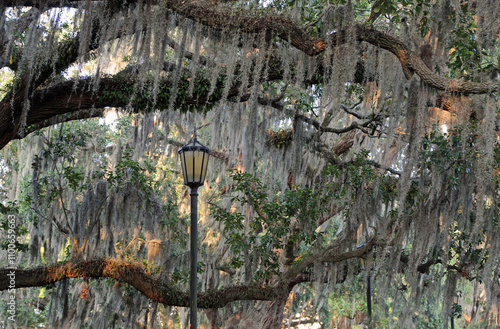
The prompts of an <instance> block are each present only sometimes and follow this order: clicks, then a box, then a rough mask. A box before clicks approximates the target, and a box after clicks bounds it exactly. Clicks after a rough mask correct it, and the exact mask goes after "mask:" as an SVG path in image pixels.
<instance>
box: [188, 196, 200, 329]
mask: <svg viewBox="0 0 500 329" xmlns="http://www.w3.org/2000/svg"><path fill="white" fill-rule="evenodd" d="M190 195H191V273H190V278H189V311H190V312H189V317H190V323H191V328H192V329H193V328H198V318H197V311H198V309H197V287H198V282H197V281H198V276H197V274H198V273H197V269H198V187H192V188H191V194H190Z"/></svg>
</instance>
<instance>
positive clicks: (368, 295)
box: [366, 270, 372, 328]
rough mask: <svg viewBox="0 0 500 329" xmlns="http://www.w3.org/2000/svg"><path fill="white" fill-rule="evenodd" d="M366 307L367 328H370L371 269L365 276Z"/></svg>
mask: <svg viewBox="0 0 500 329" xmlns="http://www.w3.org/2000/svg"><path fill="white" fill-rule="evenodd" d="M366 308H367V310H368V328H372V283H371V270H368V274H367V276H366Z"/></svg>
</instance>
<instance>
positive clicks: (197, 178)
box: [178, 130, 209, 188]
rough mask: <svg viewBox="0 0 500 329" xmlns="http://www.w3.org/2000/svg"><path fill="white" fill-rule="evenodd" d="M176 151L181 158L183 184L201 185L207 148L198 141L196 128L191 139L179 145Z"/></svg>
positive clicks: (204, 171) (205, 172)
mask: <svg viewBox="0 0 500 329" xmlns="http://www.w3.org/2000/svg"><path fill="white" fill-rule="evenodd" d="M178 152H179V156H180V158H181V167H182V175H183V176H184V184H185V185H187V186H189V187H191V188H194V187H200V186H202V185H203V183H204V181H205V176H206V174H207V165H208V158H209V154H208V153H209V149H208V147H206V146H204V145H203V144H201V143H200V142H198V140H197V139H196V130H195V134H194V139H193V141H192V142H191V143H189V144H187V145H184V146H183V147H181V148H180V149H179V151H178Z"/></svg>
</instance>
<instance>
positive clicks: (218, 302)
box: [0, 258, 289, 308]
mask: <svg viewBox="0 0 500 329" xmlns="http://www.w3.org/2000/svg"><path fill="white" fill-rule="evenodd" d="M9 274H10V275H11V277H12V278H14V277H15V280H13V282H14V281H15V284H13V285H11V283H10V282H11V281H10V280H2V281H1V282H0V290H7V289H14V288H23V287H40V286H46V285H50V284H53V283H55V282H58V281H61V280H64V279H68V278H113V279H116V280H118V281H120V282H124V283H128V284H130V285H131V286H133V287H134V288H136V289H137V290H139V291H140V292H141V293H143V294H144V295H145V296H147V297H148V298H150V299H152V300H155V301H158V302H160V303H163V304H165V305H170V306H182V307H187V306H189V293H188V292H185V291H182V290H180V289H179V288H178V287H176V286H175V285H174V284H172V283H171V282H168V281H166V280H161V279H159V278H156V277H154V276H153V275H151V274H149V273H147V272H146V271H144V268H143V266H142V265H140V264H137V263H130V262H124V261H119V260H116V259H112V258H100V259H93V260H79V259H74V260H70V261H67V262H63V263H58V264H54V265H49V266H40V267H36V268H31V269H16V270H12V269H9V268H3V269H0V277H2V278H9V276H8V275H9ZM288 293H289V291H288V288H287V287H280V286H274V287H266V286H262V285H239V286H231V287H226V288H222V289H218V290H209V291H206V292H201V293H199V294H198V307H199V308H220V307H223V306H225V305H226V304H228V303H231V302H234V301H237V300H269V301H272V300H280V299H286V297H287V296H288Z"/></svg>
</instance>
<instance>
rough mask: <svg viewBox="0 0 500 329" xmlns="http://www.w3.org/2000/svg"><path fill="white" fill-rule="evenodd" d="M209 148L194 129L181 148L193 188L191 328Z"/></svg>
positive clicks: (194, 322)
mask: <svg viewBox="0 0 500 329" xmlns="http://www.w3.org/2000/svg"><path fill="white" fill-rule="evenodd" d="M208 152H209V150H208V148H207V147H206V146H204V145H202V144H201V143H200V142H198V140H197V139H196V128H195V130H194V139H193V142H192V143H190V144H187V145H184V146H183V147H181V148H180V149H179V156H180V158H181V166H182V175H183V176H184V185H187V186H189V187H190V188H191V193H190V195H191V273H190V278H189V310H190V313H189V317H190V323H191V328H198V324H197V316H196V312H197V306H196V295H197V292H196V290H197V263H198V259H197V258H198V257H197V256H198V250H197V249H198V244H197V241H198V218H197V217H198V187H200V186H202V185H203V182H204V181H205V176H206V174H207V164H208V157H209V155H208Z"/></svg>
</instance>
